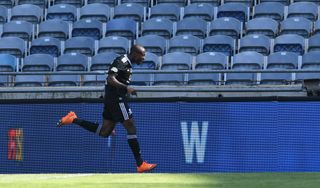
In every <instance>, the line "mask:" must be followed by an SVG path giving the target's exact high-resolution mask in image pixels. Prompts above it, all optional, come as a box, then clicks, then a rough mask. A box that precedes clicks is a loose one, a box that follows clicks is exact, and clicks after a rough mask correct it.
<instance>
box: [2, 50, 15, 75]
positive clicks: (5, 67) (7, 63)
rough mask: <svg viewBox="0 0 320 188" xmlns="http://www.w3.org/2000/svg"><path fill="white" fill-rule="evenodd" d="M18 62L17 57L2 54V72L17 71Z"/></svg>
mask: <svg viewBox="0 0 320 188" xmlns="http://www.w3.org/2000/svg"><path fill="white" fill-rule="evenodd" d="M17 67H18V61H17V59H16V57H15V56H13V55H10V54H0V72H15V71H17Z"/></svg>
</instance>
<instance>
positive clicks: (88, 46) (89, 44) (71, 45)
mask: <svg viewBox="0 0 320 188" xmlns="http://www.w3.org/2000/svg"><path fill="white" fill-rule="evenodd" d="M73 52H75V53H81V54H84V55H87V56H93V55H94V53H95V41H94V39H93V38H91V37H72V38H70V39H68V40H66V42H65V48H64V52H63V53H73Z"/></svg>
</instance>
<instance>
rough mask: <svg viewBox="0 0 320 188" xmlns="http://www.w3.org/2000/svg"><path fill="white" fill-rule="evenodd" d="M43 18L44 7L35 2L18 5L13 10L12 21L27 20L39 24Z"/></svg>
mask: <svg viewBox="0 0 320 188" xmlns="http://www.w3.org/2000/svg"><path fill="white" fill-rule="evenodd" d="M42 19H43V9H41V8H40V7H39V6H37V5H33V4H23V5H16V6H14V7H13V8H12V10H11V18H10V20H11V21H17V20H20V21H27V22H30V23H32V24H39V23H40V22H41V21H42Z"/></svg>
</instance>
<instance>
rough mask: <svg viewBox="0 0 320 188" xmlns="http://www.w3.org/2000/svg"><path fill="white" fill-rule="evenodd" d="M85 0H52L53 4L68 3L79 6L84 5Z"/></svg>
mask: <svg viewBox="0 0 320 188" xmlns="http://www.w3.org/2000/svg"><path fill="white" fill-rule="evenodd" d="M84 1H85V0H54V1H53V4H54V5H57V4H68V5H72V6H75V7H77V8H80V7H82V6H83V5H84Z"/></svg>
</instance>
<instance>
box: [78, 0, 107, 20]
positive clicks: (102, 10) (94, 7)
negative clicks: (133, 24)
mask: <svg viewBox="0 0 320 188" xmlns="http://www.w3.org/2000/svg"><path fill="white" fill-rule="evenodd" d="M110 11H111V10H110V7H109V6H108V5H106V4H102V3H93V4H87V5H85V6H83V7H81V9H80V19H91V20H98V21H100V22H103V23H106V22H107V21H109V19H110V15H111V13H110Z"/></svg>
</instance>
